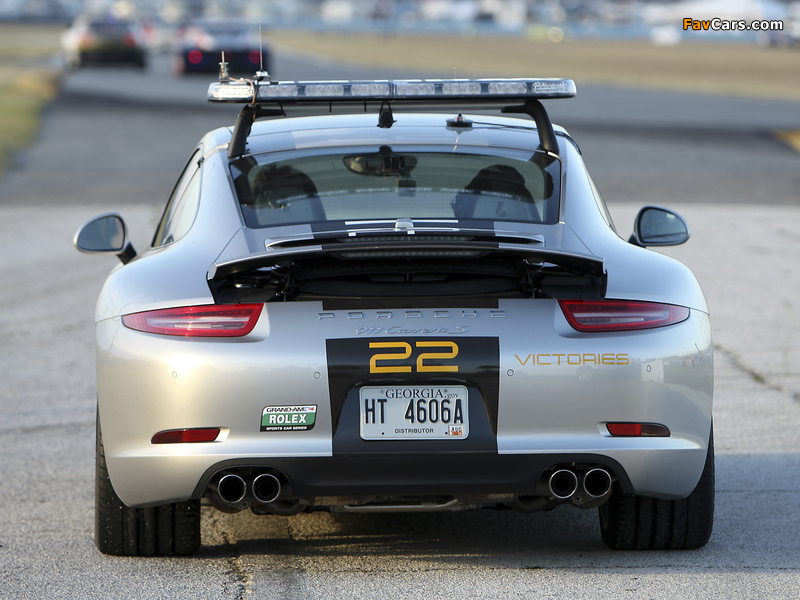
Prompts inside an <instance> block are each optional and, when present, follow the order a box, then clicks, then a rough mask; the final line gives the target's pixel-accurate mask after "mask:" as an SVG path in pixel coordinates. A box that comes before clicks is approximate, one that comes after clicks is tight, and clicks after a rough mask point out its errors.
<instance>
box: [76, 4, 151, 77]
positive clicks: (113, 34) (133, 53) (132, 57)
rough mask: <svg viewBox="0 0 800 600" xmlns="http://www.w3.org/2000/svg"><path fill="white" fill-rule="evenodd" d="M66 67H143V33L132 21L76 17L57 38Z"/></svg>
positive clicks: (106, 16)
mask: <svg viewBox="0 0 800 600" xmlns="http://www.w3.org/2000/svg"><path fill="white" fill-rule="evenodd" d="M61 44H62V47H63V49H64V54H65V56H66V61H67V64H68V65H69V66H71V67H82V66H84V65H88V64H133V65H135V66H137V67H139V68H142V69H144V68H145V67H146V66H147V45H146V42H145V36H144V30H143V29H142V27H141V26H140V25H139V24H138V23H136V22H135V21H129V20H125V19H120V18H118V17H116V16H114V15H112V14H109V15H101V16H90V15H83V16H81V17H78V18H77V19H76V20H75V22H74V23H73V25H72V27H70V28H69V29H68V30H67V31H65V32H64V34H63V36H62V38H61Z"/></svg>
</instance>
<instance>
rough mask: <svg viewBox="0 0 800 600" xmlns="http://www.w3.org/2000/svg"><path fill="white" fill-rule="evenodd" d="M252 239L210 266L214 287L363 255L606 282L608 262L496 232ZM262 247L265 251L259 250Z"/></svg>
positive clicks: (240, 238) (242, 236) (235, 244)
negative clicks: (535, 267)
mask: <svg viewBox="0 0 800 600" xmlns="http://www.w3.org/2000/svg"><path fill="white" fill-rule="evenodd" d="M418 231H420V230H418ZM429 231H433V229H431V230H429ZM451 232H452V231H451ZM248 233H249V234H252V233H253V231H252V230H248V229H245V228H242V229H241V230H240V232H239V234H237V236H235V237H234V239H233V240H231V243H230V244H229V245H228V247H227V248H226V250H225V251H223V253H222V254H221V255H220V256H219V257H218V258H217V260H216V261H215V262H214V264H213V265H211V267H210V268H209V270H208V274H207V278H208V281H209V282H212V281H219V280H222V279H225V278H226V277H228V276H230V275H235V274H237V273H242V272H247V271H251V270H254V269H261V268H269V267H275V266H285V265H289V264H291V262H292V261H294V260H296V259H300V258H312V257H314V256H315V255H316V256H322V255H328V256H337V255H338V256H342V255H347V257H348V258H358V257H359V254H363V255H366V254H371V255H375V254H376V253H378V254H384V255H390V254H392V253H395V252H397V253H403V252H408V251H411V250H413V251H414V253H415V254H416V255H419V254H420V253H425V252H430V253H431V254H432V255H436V254H439V253H444V252H447V253H459V252H463V253H481V254H498V255H505V256H514V257H518V258H521V259H525V260H526V261H528V262H529V263H531V264H552V265H556V266H559V267H561V268H563V269H565V270H567V271H571V272H573V273H575V274H578V275H587V276H591V277H598V278H602V279H605V276H606V274H605V267H604V260H603V258H601V257H599V256H595V255H592V254H586V253H582V252H577V251H573V250H560V249H549V248H546V247H545V245H544V238H543V237H542V236H538V235H533V236H520V235H516V236H514V237H510V236H506V235H503V234H502V233H500V232H497V231H494V230H490V231H485V230H470V229H466V228H463V229H462V228H459V229H458V231H457V233H458V236H457V237H455V238H454V239H452V240H449V239H447V236H446V235H443V236H436V239H425V240H424V241H418V240H417V238H416V237H415V236H406V235H391V236H390V235H387V236H386V237H385V239H382V240H380V241H375V239H374V237H372V236H370V239H366V240H363V241H361V240H359V239H358V236H355V237H349V236H348V234H349V233H352V232H350V231H328V232H325V233H324V234H319V233H317V234H310V235H308V234H306V235H302V236H298V237H297V238H295V239H288V240H287V239H283V240H279V241H274V242H273V241H270V240H261V239H259V240H256V239H254V237H255V236H252V235H250V236H248ZM463 236H471V237H472V238H473V239H471V240H468V241H464V240H463ZM342 237H348V241H347V243H342V242H340V241H338V239H341V238H342ZM259 245H260V246H261V248H262V249H261V250H258V249H257V247H258V246H259Z"/></svg>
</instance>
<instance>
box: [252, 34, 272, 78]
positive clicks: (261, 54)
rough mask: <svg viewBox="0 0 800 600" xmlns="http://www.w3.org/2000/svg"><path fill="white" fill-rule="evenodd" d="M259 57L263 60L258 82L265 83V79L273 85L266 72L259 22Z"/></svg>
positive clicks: (257, 72) (257, 75)
mask: <svg viewBox="0 0 800 600" xmlns="http://www.w3.org/2000/svg"><path fill="white" fill-rule="evenodd" d="M258 57H259V59H260V60H261V65H260V68H259V70H258V71H256V77H255V79H256V81H263V80H264V79H266V80H267V83H271V81H270V78H269V73H268V72H267V71H265V70H264V38H263V37H262V35H261V21H259V22H258Z"/></svg>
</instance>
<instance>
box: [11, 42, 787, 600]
mask: <svg viewBox="0 0 800 600" xmlns="http://www.w3.org/2000/svg"><path fill="white" fill-rule="evenodd" d="M273 75H274V76H276V77H278V78H280V79H313V78H330V79H340V78H369V77H375V76H380V77H386V76H387V75H388V76H411V75H416V76H420V74H395V73H393V74H386V73H374V72H370V71H364V70H359V69H355V68H349V67H343V66H339V65H332V64H329V63H324V62H308V61H301V60H299V59H295V58H292V57H288V56H278V57H277V59H276V68H275V72H274V73H273ZM208 82H209V79H208V78H204V77H200V78H191V79H180V80H178V79H174V78H173V77H172V76H171V75H170V73H169V69H168V61H167V60H166V59H163V60H161V61H156V62H155V64H154V66H153V68H152V69H151V70H149V71H148V72H147V73H144V74H142V73H139V72H138V71H134V70H130V71H128V70H121V71H119V70H110V69H94V70H86V71H81V72H76V73H72V74H70V75H69V76H68V77H67V79H66V81H65V84H64V88H63V92H62V95H61V97H60V98H59V100H58V101H57V102H56V103H55V104H54V105H53V106H52V107H51V108H50V109H49V111H48V113H47V115H46V118H45V122H44V125H43V128H42V131H41V133H40V135H39V139H38V141H37V143H36V144H35V146H34V147H33V148H31V149H30V151H28V152H27V153H26V154H25V155H24V156H22V157H21V158H20V160H19V161H18V164H16V165H15V168H13V169H12V170H11V172H10V173H9V174H8V176H7V177H6V179H5V180H4V181H2V182H0V249H1V250H2V251H1V252H0V267H1V268H2V271H0V272H2V287H0V302H1V303H2V307H3V310H2V312H0V340H2V346H1V347H2V361H0V376H1V379H0V381H2V386H0V408H1V409H2V414H3V419H2V420H1V421H0V449H1V450H0V451H1V452H2V460H1V461H0V482H2V483H1V484H0V507H2V508H0V597H3V598H14V599H16V598H26V599H27V598H31V599H34V598H48V599H52V598H62V599H79V598H81V599H82V598H115V597H118V598H126V599H156V598H171V599H181V598H193V599H204V598H208V599H212V598H213V599H221V598H222V599H244V598H254V599H255V598H258V599H259V600H267V599H273V598H274V599H287V598H298V599H299V598H304V599H305V598H310V599H313V598H319V599H323V598H325V599H330V598H343V597H346V598H348V599H350V600H356V599H361V598H364V599H367V598H376V597H386V598H422V597H425V598H431V599H434V598H454V597H468V598H504V599H509V600H510V599H515V598H530V597H539V598H570V599H572V600H577V599H590V598H591V599H602V598H615V599H626V598H630V599H642V598H648V599H675V598H692V599H696V598H726V599H731V598H742V599H744V598H747V599H750V598H770V599H787V600H788V599H796V598H798V597H800V536H798V531H800V367H799V366H798V365H800V335H798V334H799V333H800V332H798V327H800V326H799V325H798V322H800V319H799V318H798V317H799V316H800V315H799V313H800V269H798V266H800V262H799V261H800V259H799V258H798V257H800V154H798V153H797V152H796V151H794V150H792V149H791V148H790V147H789V146H787V145H784V144H782V143H781V142H779V141H777V140H776V138H775V137H774V132H776V131H781V130H800V105H798V104H796V103H790V102H773V101H767V100H758V101H757V100H745V99H723V98H713V97H700V96H690V95H686V94H665V93H656V92H644V91H622V90H614V89H606V88H591V87H587V88H585V89H584V88H582V87H581V85H580V82H578V92H579V97H578V98H577V99H575V100H569V101H554V102H552V103H550V104H548V108H550V109H551V113H552V114H553V115H554V120H555V121H556V122H558V123H560V124H562V125H564V126H565V127H567V129H569V130H570V131H571V132H572V133H573V135H574V136H575V138H576V139H577V140H578V141H579V143H580V144H581V147H582V150H583V153H584V157H585V159H586V161H587V164H588V165H589V167H590V170H591V171H592V173H593V175H594V177H595V179H596V182H597V184H598V187H599V188H600V189H601V191H602V192H603V194H604V196H605V198H606V200H607V201H608V202H609V203H610V205H611V208H612V213H613V215H614V217H615V221H616V224H617V227H618V229H619V231H620V233H621V235H627V234H628V233H629V232H630V230H631V224H632V222H633V217H634V215H635V213H636V210H637V209H638V208H639V207H640V206H642V205H645V204H661V205H666V206H670V207H672V208H674V209H677V210H678V211H679V212H681V213H682V214H683V215H684V216H685V217H686V218H687V219H688V221H689V224H690V226H691V228H692V239H691V240H690V241H689V242H688V243H687V244H685V245H684V246H680V247H677V248H674V249H670V250H669V251H668V253H669V254H671V255H674V256H676V257H678V258H680V259H681V260H683V261H685V262H686V263H687V264H688V265H689V266H690V267H691V268H692V269H693V270H694V271H695V273H696V274H697V275H698V278H699V279H700V281H701V283H702V284H703V287H704V289H705V291H706V294H707V296H708V300H709V304H710V306H711V311H712V321H713V326H714V337H715V347H716V368H717V371H716V373H717V375H716V397H715V433H716V451H717V503H716V522H715V531H714V534H713V536H712V538H711V541H710V543H709V544H708V546H706V547H705V548H703V549H701V550H697V551H687V552H643V553H635V552H613V551H611V550H608V549H607V548H606V547H605V546H604V545H603V544H602V541H601V539H600V532H599V525H598V523H597V514H596V511H594V510H590V511H579V510H575V509H572V510H571V509H569V507H561V508H560V509H557V510H555V511H553V512H551V513H537V514H532V515H524V514H519V513H515V512H511V511H503V512H489V511H485V512H474V513H453V514H444V515H328V514H324V513H315V514H311V515H299V516H297V517H293V518H290V519H287V518H283V517H256V516H254V515H252V514H250V513H240V514H238V515H224V514H222V513H218V512H216V511H212V510H207V512H206V513H204V520H203V548H202V549H201V551H200V553H199V554H198V555H197V556H195V557H191V558H182V559H172V558H170V559H161V558H157V559H139V558H110V557H104V556H102V555H100V554H99V553H98V552H97V551H96V549H95V547H94V544H93V528H94V523H93V519H94V515H93V511H94V492H93V486H94V418H95V406H94V402H95V383H94V356H93V352H94V340H93V309H94V301H95V298H96V296H97V292H98V290H99V287H100V285H101V283H102V281H103V279H104V277H105V275H106V273H107V272H108V271H109V270H110V269H111V268H112V267H113V266H114V264H115V262H116V259H114V258H110V257H90V256H86V255H81V254H79V253H78V252H77V251H75V250H74V249H73V248H72V244H71V243H72V236H73V234H74V232H75V230H76V229H77V228H78V227H79V226H80V225H81V224H82V223H83V222H84V221H85V220H87V219H88V218H90V217H92V216H94V215H96V214H100V213H104V212H109V211H118V212H120V213H122V214H123V215H124V216H125V217H126V219H127V220H128V223H129V225H130V226H131V229H132V234H133V241H134V245H135V246H137V247H139V248H143V247H145V246H146V245H147V244H148V243H149V238H150V235H151V234H152V231H153V226H154V224H155V221H156V219H157V218H158V217H159V215H160V212H161V209H162V207H163V205H164V203H165V201H166V199H167V197H168V195H169V193H170V191H171V189H172V185H173V184H174V181H175V178H176V177H177V174H178V172H179V170H180V169H181V168H182V167H183V165H184V163H185V161H186V160H187V159H188V156H189V154H190V152H191V150H192V147H193V144H194V143H195V142H196V141H197V140H198V139H199V138H200V136H201V135H202V134H203V133H204V132H205V131H207V130H208V129H210V128H212V127H216V126H228V125H232V124H233V122H234V119H235V116H236V112H237V110H236V109H235V108H233V107H230V106H208V105H206V103H205V101H204V99H205V89H206V87H207V84H208Z"/></svg>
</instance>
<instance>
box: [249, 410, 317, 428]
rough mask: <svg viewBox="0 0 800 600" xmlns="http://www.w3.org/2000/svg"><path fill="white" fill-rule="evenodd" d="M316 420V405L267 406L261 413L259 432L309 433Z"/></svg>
mask: <svg viewBox="0 0 800 600" xmlns="http://www.w3.org/2000/svg"><path fill="white" fill-rule="evenodd" d="M316 420H317V405H316V404H314V405H312V406H267V407H266V408H265V409H264V410H263V411H262V412H261V431H309V430H311V429H314V424H315V423H316Z"/></svg>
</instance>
